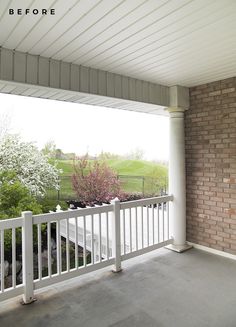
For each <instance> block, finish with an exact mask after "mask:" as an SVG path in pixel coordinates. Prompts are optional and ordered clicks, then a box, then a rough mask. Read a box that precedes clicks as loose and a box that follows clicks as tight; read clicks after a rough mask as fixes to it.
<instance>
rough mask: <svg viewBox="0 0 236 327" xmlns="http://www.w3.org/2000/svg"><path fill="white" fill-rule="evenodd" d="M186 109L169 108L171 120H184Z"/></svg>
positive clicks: (167, 109)
mask: <svg viewBox="0 0 236 327" xmlns="http://www.w3.org/2000/svg"><path fill="white" fill-rule="evenodd" d="M185 110H186V109H185V108H182V107H168V108H166V111H168V112H169V115H170V117H171V118H174V117H175V118H184V112H185Z"/></svg>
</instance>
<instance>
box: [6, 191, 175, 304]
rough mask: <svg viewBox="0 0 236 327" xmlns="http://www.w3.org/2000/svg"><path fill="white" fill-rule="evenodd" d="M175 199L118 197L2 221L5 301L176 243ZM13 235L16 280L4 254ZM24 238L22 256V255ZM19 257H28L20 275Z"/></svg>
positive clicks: (26, 299)
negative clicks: (172, 212)
mask: <svg viewBox="0 0 236 327" xmlns="http://www.w3.org/2000/svg"><path fill="white" fill-rule="evenodd" d="M172 200H173V197H172V196H162V197H155V198H149V199H142V200H137V201H129V202H124V203H120V201H119V200H113V201H112V204H109V205H103V206H99V207H89V208H84V209H77V210H72V211H69V210H68V211H62V212H56V213H49V214H42V215H35V216H33V215H32V213H31V212H23V213H22V217H20V218H14V219H7V220H1V221H0V267H1V269H0V282H1V289H0V301H3V300H6V299H8V298H11V297H14V296H17V295H20V294H22V295H23V301H24V302H25V303H30V302H32V301H33V300H34V290H37V289H40V288H42V287H45V286H48V285H51V284H54V283H57V282H60V281H63V280H66V279H70V278H73V277H76V276H79V275H82V274H85V273H88V272H91V271H94V270H97V269H100V268H103V267H106V266H109V265H114V269H113V271H116V272H118V271H120V270H121V262H122V261H124V260H127V259H129V258H132V257H135V256H138V255H141V254H144V253H147V252H149V251H152V250H155V249H157V248H160V247H163V246H165V245H167V244H170V243H172V239H171V237H170V224H169V209H168V208H169V201H172ZM6 236H8V238H7V239H6ZM21 236H22V239H21ZM19 238H20V240H19ZM9 239H10V240H11V247H10V248H11V253H10V254H11V255H10V257H11V262H10V268H11V269H10V270H11V277H10V279H11V280H10V281H9V276H8V281H7V282H8V283H7V282H6V278H5V260H4V256H5V248H6V246H5V243H6V242H7V241H8V243H9ZM52 241H54V243H55V244H53V242H52ZM19 242H20V245H22V257H21V255H19V253H18V254H17V250H18V246H19ZM16 243H17V244H18V246H16ZM43 244H44V247H45V244H46V258H45V255H44V256H42V250H43V249H42V245H43ZM78 244H79V245H80V246H81V248H80V250H79V248H78V246H77V245H78ZM8 249H9V244H8ZM71 249H72V250H73V251H71ZM81 251H82V253H81ZM44 252H45V249H44ZM72 252H73V253H72ZM53 253H54V258H53ZM8 256H9V253H8ZM17 256H18V257H19V258H22V259H21V261H22V262H21V265H22V272H20V274H21V279H20V280H18V279H17V276H18V275H19V271H18V270H19V269H18V265H19V264H18V261H17V260H16V257H17ZM45 260H46V269H45ZM17 274H18V275H17Z"/></svg>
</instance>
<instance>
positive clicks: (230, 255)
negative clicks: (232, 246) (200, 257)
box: [187, 242, 236, 260]
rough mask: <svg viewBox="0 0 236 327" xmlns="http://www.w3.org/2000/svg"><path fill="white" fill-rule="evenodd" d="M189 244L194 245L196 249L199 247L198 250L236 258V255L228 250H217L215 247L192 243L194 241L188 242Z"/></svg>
mask: <svg viewBox="0 0 236 327" xmlns="http://www.w3.org/2000/svg"><path fill="white" fill-rule="evenodd" d="M187 244H189V245H192V246H193V247H194V248H195V249H198V250H202V251H205V252H208V253H212V254H216V255H219V256H221V257H225V258H228V259H232V260H236V255H234V254H231V253H228V252H223V251H219V250H215V249H212V248H209V247H207V246H204V245H200V244H196V243H192V242H187Z"/></svg>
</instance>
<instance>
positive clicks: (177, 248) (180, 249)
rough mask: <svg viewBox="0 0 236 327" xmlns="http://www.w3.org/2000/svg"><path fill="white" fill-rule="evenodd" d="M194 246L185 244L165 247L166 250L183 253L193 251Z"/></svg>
mask: <svg viewBox="0 0 236 327" xmlns="http://www.w3.org/2000/svg"><path fill="white" fill-rule="evenodd" d="M192 247H193V246H192V245H189V244H183V245H174V244H169V245H167V246H165V248H166V249H168V250H171V251H174V252H178V253H182V252H185V251H187V250H189V249H192Z"/></svg>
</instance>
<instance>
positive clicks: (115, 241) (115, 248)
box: [111, 198, 122, 272]
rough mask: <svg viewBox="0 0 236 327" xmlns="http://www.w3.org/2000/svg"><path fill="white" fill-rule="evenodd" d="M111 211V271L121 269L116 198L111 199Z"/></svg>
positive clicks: (117, 203) (117, 202) (118, 212)
mask: <svg viewBox="0 0 236 327" xmlns="http://www.w3.org/2000/svg"><path fill="white" fill-rule="evenodd" d="M111 204H112V205H113V213H112V256H113V257H114V258H115V263H114V267H113V272H119V271H121V270H122V269H121V246H120V201H119V200H118V199H117V198H116V199H114V200H112V201H111Z"/></svg>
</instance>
